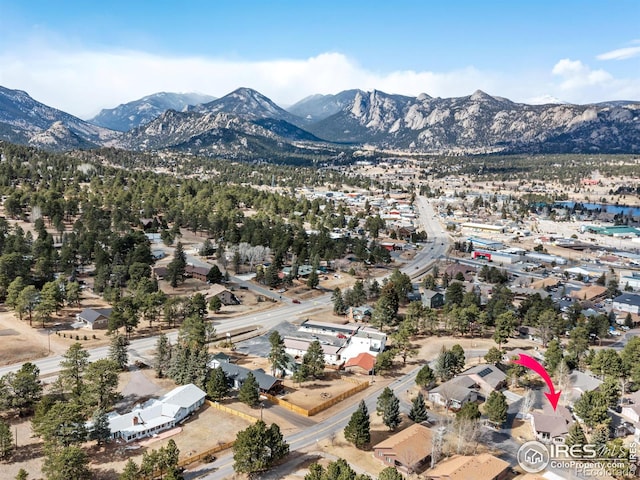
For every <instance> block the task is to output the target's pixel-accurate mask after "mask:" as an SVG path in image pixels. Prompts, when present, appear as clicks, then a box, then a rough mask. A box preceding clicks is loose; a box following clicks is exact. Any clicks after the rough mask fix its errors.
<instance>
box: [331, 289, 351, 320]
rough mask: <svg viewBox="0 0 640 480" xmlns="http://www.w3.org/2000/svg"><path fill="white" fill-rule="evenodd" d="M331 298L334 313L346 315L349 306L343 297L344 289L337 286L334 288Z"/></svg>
mask: <svg viewBox="0 0 640 480" xmlns="http://www.w3.org/2000/svg"><path fill="white" fill-rule="evenodd" d="M331 300H332V301H333V313H335V314H336V315H344V314H345V312H346V310H347V307H346V305H345V304H344V298H343V297H342V291H341V290H340V288H339V287H336V288H335V289H334V290H333V294H332V295H331Z"/></svg>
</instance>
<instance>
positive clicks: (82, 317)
mask: <svg viewBox="0 0 640 480" xmlns="http://www.w3.org/2000/svg"><path fill="white" fill-rule="evenodd" d="M112 311H113V308H85V309H84V310H82V311H81V312H80V313H78V314H76V319H77V320H78V321H79V322H82V323H84V324H85V328H89V329H91V330H100V329H106V328H107V326H108V324H109V317H110V316H111V312H112Z"/></svg>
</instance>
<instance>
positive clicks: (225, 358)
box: [209, 352, 232, 368]
mask: <svg viewBox="0 0 640 480" xmlns="http://www.w3.org/2000/svg"><path fill="white" fill-rule="evenodd" d="M210 358H211V360H209V368H218V367H219V366H220V364H221V363H231V362H232V359H231V357H230V356H229V355H227V354H226V353H224V352H218V353H214V354H213V355H211V357H210Z"/></svg>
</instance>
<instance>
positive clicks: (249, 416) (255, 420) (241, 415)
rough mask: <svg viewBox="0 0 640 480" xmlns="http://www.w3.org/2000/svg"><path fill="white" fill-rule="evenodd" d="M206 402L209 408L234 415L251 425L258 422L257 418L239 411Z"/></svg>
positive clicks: (209, 401)
mask: <svg viewBox="0 0 640 480" xmlns="http://www.w3.org/2000/svg"><path fill="white" fill-rule="evenodd" d="M206 402H207V404H208V405H209V406H210V407H212V408H215V409H216V410H220V411H222V412H225V413H229V414H231V415H235V416H236V417H240V418H244V419H245V420H249V421H250V422H252V423H253V422H257V421H258V418H257V417H254V416H252V415H249V414H248V413H244V412H241V411H239V410H234V409H233V408H229V407H227V406H226V405H222V404H221V403H216V402H212V401H211V400H207V401H206Z"/></svg>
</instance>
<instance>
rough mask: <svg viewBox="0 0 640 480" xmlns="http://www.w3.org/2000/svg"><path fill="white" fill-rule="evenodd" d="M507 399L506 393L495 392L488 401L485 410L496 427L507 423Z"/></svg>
mask: <svg viewBox="0 0 640 480" xmlns="http://www.w3.org/2000/svg"><path fill="white" fill-rule="evenodd" d="M507 408H508V407H507V399H506V397H505V396H504V393H502V392H498V391H493V392H491V394H490V395H489V398H488V399H487V401H486V403H485V406H484V410H485V413H486V414H487V416H488V417H489V421H490V422H493V423H495V424H496V425H502V424H503V423H504V422H506V421H507Z"/></svg>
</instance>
